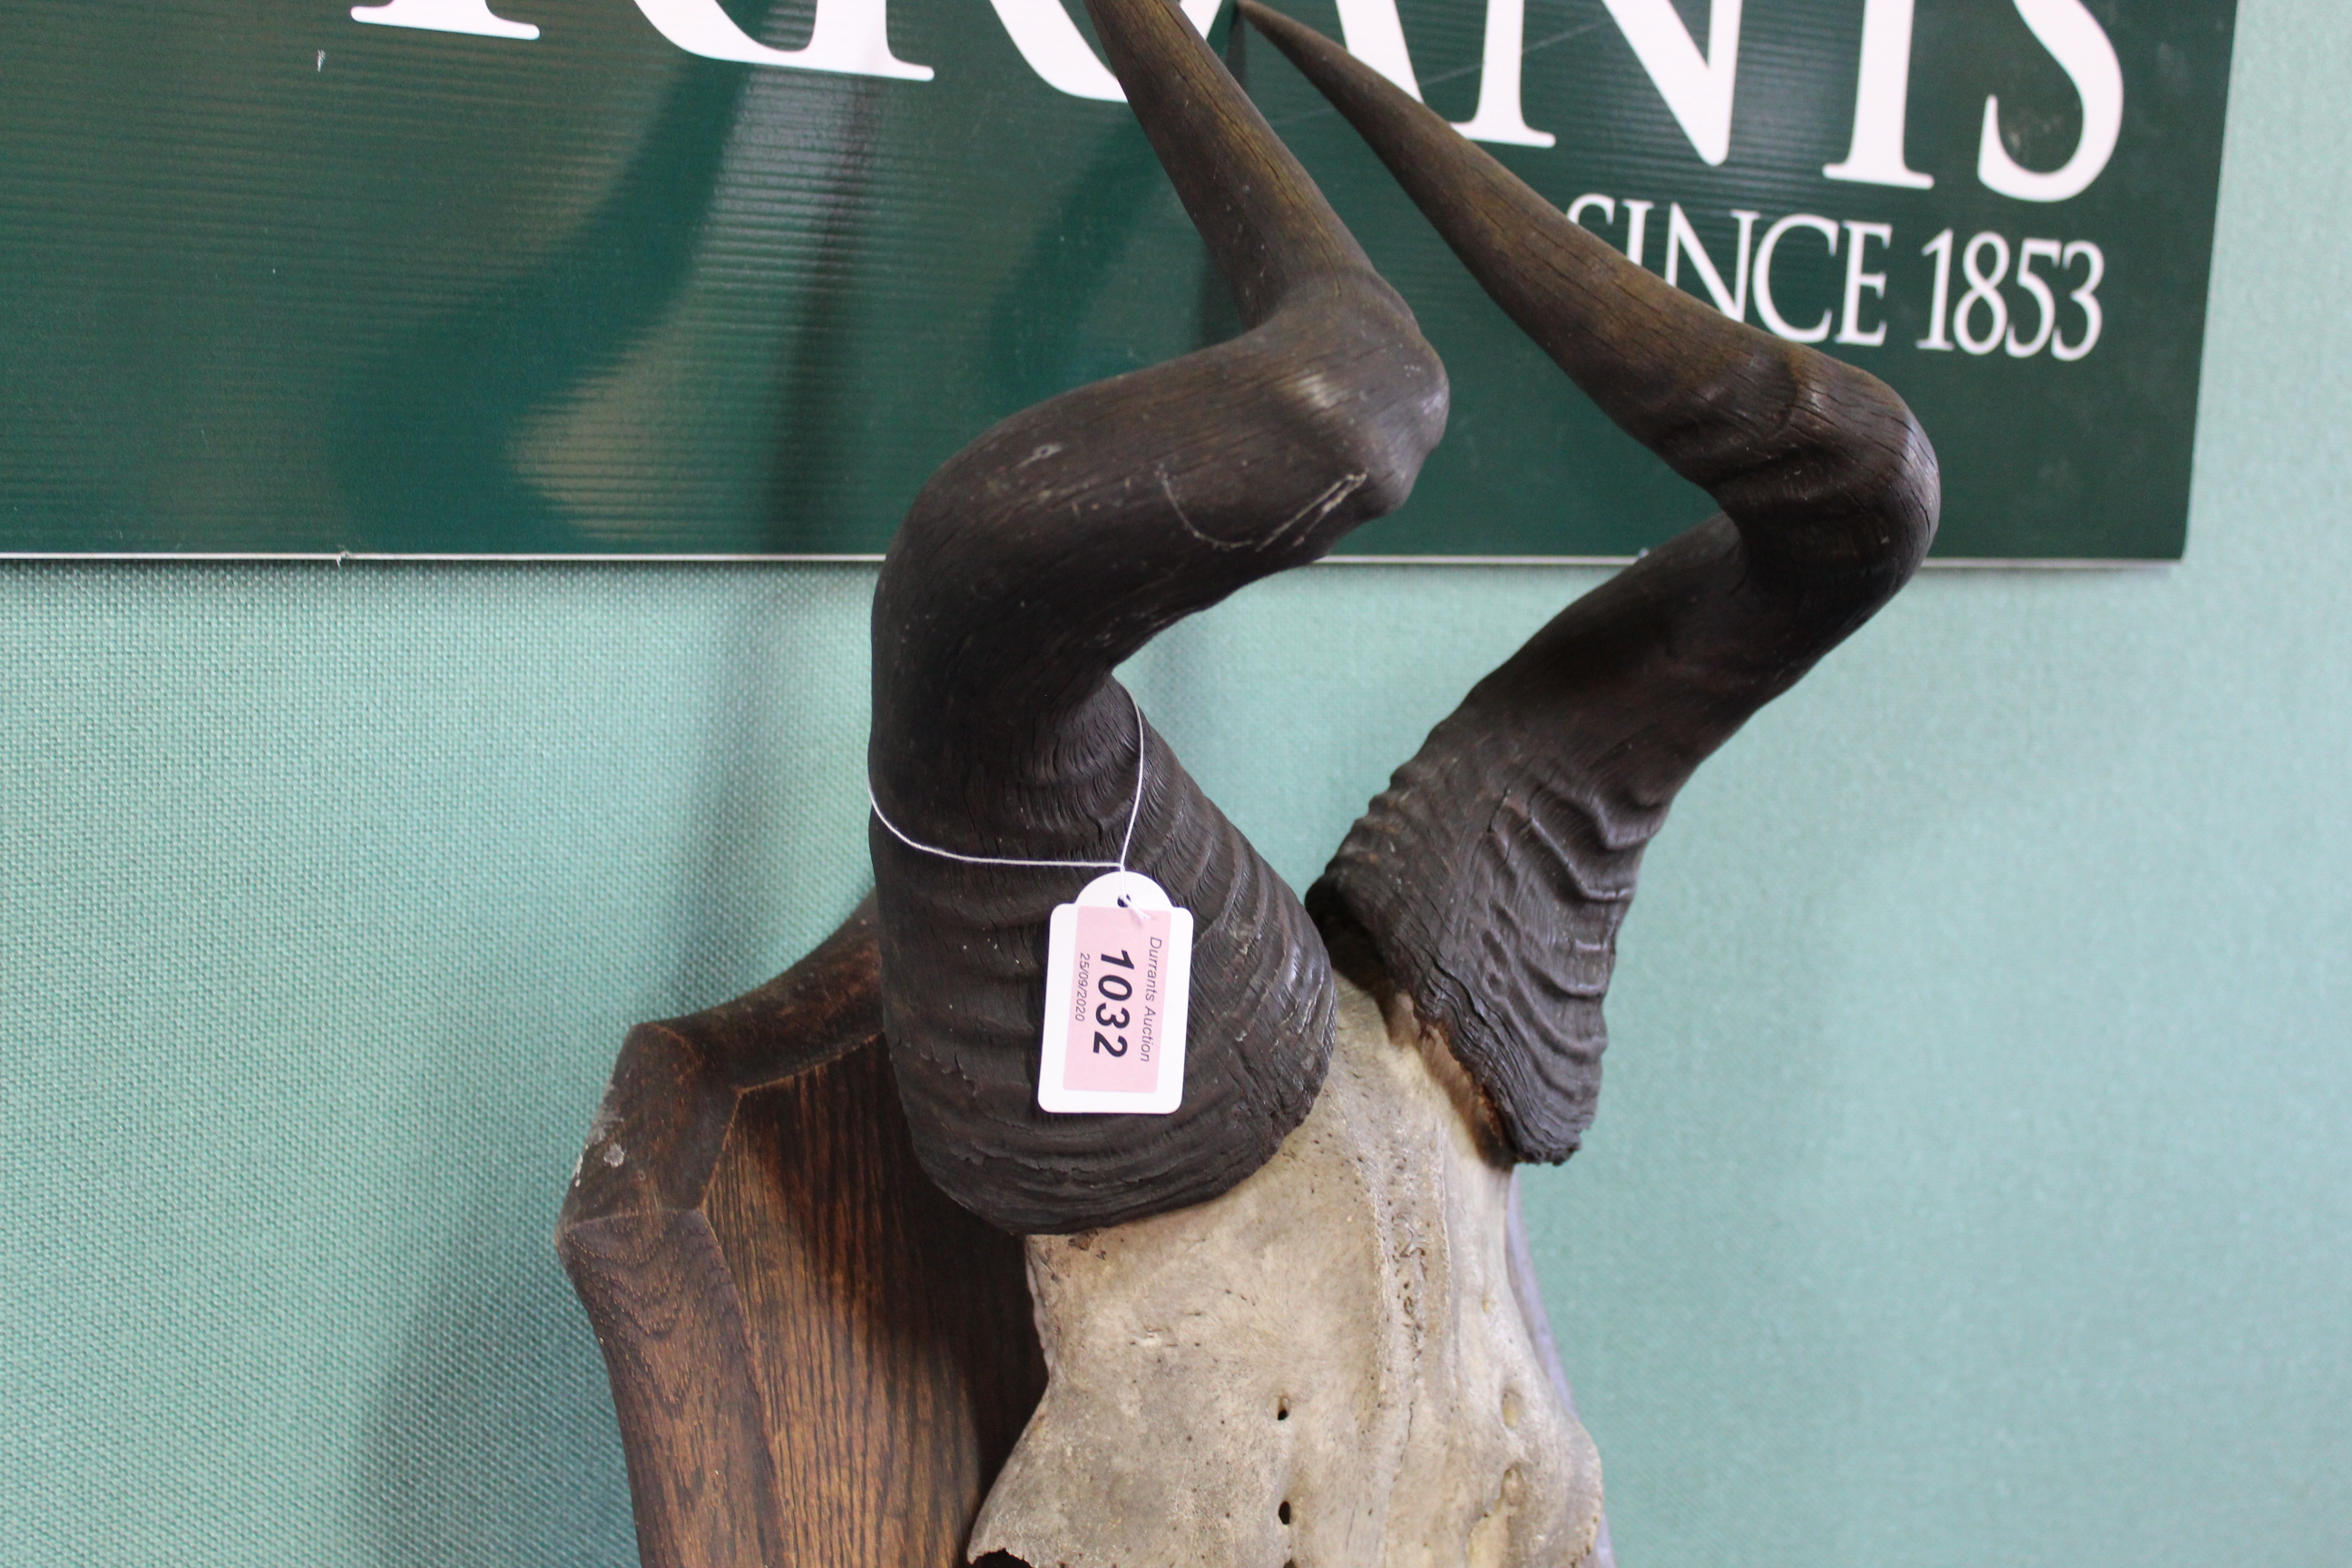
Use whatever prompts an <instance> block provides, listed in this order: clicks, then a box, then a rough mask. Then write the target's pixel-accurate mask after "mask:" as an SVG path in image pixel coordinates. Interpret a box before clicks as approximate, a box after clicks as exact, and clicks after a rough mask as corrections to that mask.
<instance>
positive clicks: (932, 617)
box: [868, 0, 1446, 1231]
mask: <svg viewBox="0 0 2352 1568" xmlns="http://www.w3.org/2000/svg"><path fill="white" fill-rule="evenodd" d="M1090 8H1091V10H1092V11H1093V14H1094V17H1095V24H1096V27H1097V32H1098V34H1099V36H1100V37H1101V39H1102V43H1103V47H1104V51H1105V53H1106V54H1107V55H1108V57H1109V59H1110V63H1111V67H1112V68H1113V69H1114V70H1115V71H1116V72H1117V73H1118V78H1119V79H1120V81H1121V82H1122V83H1123V84H1124V85H1125V87H1126V89H1127V92H1128V96H1129V101H1130V102H1131V103H1132V104H1133V106H1134V109H1135V112H1136V114H1137V116H1138V117H1139V119H1140V120H1141V121H1142V123H1143V127H1144V130H1145V132H1147V133H1148V135H1149V136H1150V141H1151V144H1152V146H1153V148H1154V149H1155V150H1156V151H1157V152H1158V153H1159V155H1160V162H1161V163H1162V164H1163V165H1164V166H1165V167H1166V168H1167V171H1168V173H1169V175H1170V177H1171V179H1172V180H1173V181H1174V183H1175V185H1176V188H1177V191H1178V194H1179V195H1181V197H1182V199H1183V202H1184V205H1185V208H1186V210H1187V211H1188V212H1189V213H1190V214H1191V215H1192V221H1193V223H1194V224H1195V226H1197V227H1198V228H1199V229H1200V231H1201V234H1202V237H1203V239H1204V240H1206V242H1207V244H1208V247H1209V249H1210V253H1211V255H1212V257H1213V258H1214V260H1215V262H1216V264H1217V265H1218V267H1219V268H1221V269H1222V270H1223V273H1224V275H1225V277H1226V279H1228V280H1229V282H1230V283H1231V284H1232V287H1233V290H1234V296H1235V298H1236V300H1237V302H1238V304H1239V306H1240V309H1241V314H1242V318H1243V321H1244V323H1245V324H1246V325H1247V327H1248V328H1249V331H1246V332H1245V333H1244V335H1243V336H1242V337H1240V338H1237V339H1235V340H1234V341H1233V342H1226V343H1223V344H1220V345H1218V346H1216V347H1214V348H1211V349H1206V350H1203V351H1202V352H1200V353H1194V354H1190V355H1187V356H1185V357H1184V358H1182V359H1180V360H1176V361H1173V362H1171V363H1168V364H1164V365H1160V366H1158V367H1155V368H1153V369H1150V370H1147V371H1141V372H1138V373H1136V374H1131V375H1124V376H1120V377H1118V378H1116V379H1114V380H1110V381H1106V382H1101V383H1097V384H1094V385H1091V386H1086V387H1081V388H1079V389H1078V390H1076V391H1075V392H1071V393H1067V394H1066V395H1062V396H1059V397H1056V398H1054V399H1052V400H1050V401H1048V402H1046V403H1043V404H1040V405H1037V406H1035V407H1034V408H1031V409H1028V410H1026V411H1025V412H1024V413H1021V414H1017V415H1014V416H1013V417H1012V418H1010V419H1007V420H1005V421H1004V422H1003V424H1001V425H999V426H996V427H995V428H994V429H992V430H990V431H989V432H988V433H987V434H985V435H983V436H982V437H980V438H979V439H978V440H977V441H974V442H973V443H972V444H971V446H970V447H966V448H964V450H963V451H961V452H960V453H958V454H957V455H956V456H955V457H954V458H950V460H949V461H948V462H947V463H946V464H945V465H944V466H943V467H942V468H940V470H939V472H938V473H937V474H935V475H934V476H933V477H932V479H931V480H930V482H929V484H928V485H927V486H926V487H925V488H924V489H923V491H922V493H921V495H920V496H919V497H918V498H917V500H916V501H915V504H914V507H913V509H912V510H911V511H910V512H909V513H908V518H907V521H906V522H905V524H904V526H902V527H901V529H900V530H899V532H898V538H897V539H896V540H895V541H894V542H893V543H892V545H891V548H890V553H889V556H888V559H887V561H886V562H885V563H884V565H883V568H882V574H881V580H880V584H879V586H878V588H877V594H876V598H875V605H874V725H873V734H872V741H871V742H870V746H869V752H868V765H869V770H870V775H871V779H872V784H873V788H874V793H875V798H876V801H877V804H878V805H879V806H880V808H881V810H882V811H883V812H884V813H885V814H887V826H886V825H885V824H884V823H882V822H877V823H876V824H874V825H873V826H872V828H871V830H870V834H869V839H870V843H871V846H872V849H873V855H874V866H875V877H876V881H877V892H878V894H879V899H880V906H879V907H880V925H881V954H882V989H883V1002H884V1009H885V1021H886V1029H887V1035H888V1037H889V1042H890V1052H891V1061H892V1064H893V1066H894V1067H895V1068H896V1069H897V1073H898V1085H899V1090H900V1094H901V1096H902V1098H903V1100H904V1101H905V1104H906V1109H907V1114H908V1121H910V1123H911V1124H912V1127H913V1130H914V1134H915V1142H916V1147H917V1149H918V1151H919V1153H920V1156H921V1158H922V1161H923V1163H924V1168H925V1169H926V1170H927V1171H929V1173H930V1174H931V1176H932V1177H933V1178H934V1179H935V1180H936V1181H937V1182H938V1183H939V1184H940V1186H941V1187H943V1188H944V1189H946V1191H947V1192H948V1193H949V1194H950V1195H951V1196H952V1197H954V1198H955V1199H956V1200H957V1201H958V1202H960V1203H961V1204H963V1205H965V1206H966V1207H968V1208H970V1209H971V1210H973V1211H974V1212H976V1213H978V1214H980V1215H982V1216H983V1217H984V1218H986V1219H989V1220H991V1221H992V1222H993V1223H995V1224H996V1225H998V1226H1003V1227H1004V1228H1006V1229H1008V1230H1015V1231H1064V1230H1075V1229H1080V1228H1084V1227H1087V1226H1098V1225H1107V1224H1112V1223H1116V1222H1118V1221H1122V1220H1127V1219H1131V1218H1136V1217H1139V1216H1141V1215H1148V1214H1151V1213H1155V1212H1158V1211H1160V1210H1162V1209H1169V1208H1174V1207H1178V1206H1181V1205H1185V1204H1191V1203H1196V1202H1200V1201H1202V1200H1203V1199H1205V1198H1209V1197H1212V1196H1214V1195H1215V1194H1218V1193H1220V1192H1223V1190H1225V1189H1226V1188H1227V1187H1230V1186H1231V1185H1232V1184H1234V1183H1235V1182H1237V1181H1239V1180H1240V1179H1241V1178H1242V1177H1243V1176H1244V1175H1246V1174H1248V1173H1250V1172H1251V1171H1253V1170H1255V1169H1256V1168H1257V1166H1258V1165H1260V1164H1262V1163H1264V1162H1265V1160H1266V1159H1267V1158H1268V1157H1269V1156H1270V1155H1271V1154H1272V1153H1273V1152H1274V1151H1275V1149H1276V1146H1277V1145H1278V1144H1279V1143H1280V1142H1281V1140H1282V1138H1283V1136H1284V1135H1285V1134H1286V1133H1287V1132H1288V1131H1290V1129H1291V1128H1293V1127H1294V1126H1296V1125H1297V1123H1298V1122H1299V1121H1301V1120H1302V1119H1303V1118H1304V1117H1305V1115H1306V1113H1307V1108H1308V1106H1309V1105H1310V1104H1311V1103H1312V1101H1313V1099H1314V1095H1315V1091H1316V1090H1317V1089H1318V1087H1319V1086H1320V1083H1321V1079H1322V1074H1323V1068H1324V1064H1325V1062H1326V1060H1327V1059H1328V1053H1329V1049H1330V1037H1331V1027H1332V1005H1333V1004H1332V990H1331V983H1330V976H1329V969H1328V959H1327V957H1326V955H1325V952H1324V951H1323V946H1322V942H1321V941H1320V939H1319V937H1318V935H1317V933H1316V931H1315V928H1314V926H1313V924H1312V922H1310V921H1308V920H1307V916H1306V913H1305V911H1304V910H1302V909H1301V908H1300V907H1299V905H1298V902H1297V899H1296V898H1295V897H1294V896H1293V895H1292V894H1291V893H1290V891H1289V889H1287V888H1286V887H1285V886H1284V885H1283V884H1282V882H1281V880H1280V879H1278V878H1276V876H1275V874H1274V873H1273V871H1272V870H1271V869H1269V868H1267V867H1266V866H1265V863H1264V862H1263V861H1261V860H1260V859H1259V858H1258V857H1257V855H1256V854H1255V851H1253V850H1252V849H1251V848H1250V847H1249V845H1248V844H1247V843H1246V842H1245V841H1244V839H1243V838H1242V837H1241V835H1240V834H1239V833H1238V832H1236V831H1235V830H1234V827H1233V826H1232V825H1231V824H1230V823H1228V822H1227V821H1226V820H1225V818H1224V817H1223V815H1222V814H1221V813H1219V812H1218V810H1217V809H1216V807H1215V806H1214V805H1212V804H1210V802H1209V800H1208V798H1207V797H1206V796H1205V795H1202V793H1201V790H1200V789H1199V787H1198V786H1197V785H1195V784H1193V782H1192V779H1191V778H1189V777H1188V776H1187V775H1186V774H1185V773H1184V771H1183V769H1182V768H1181V767H1180V766H1179V765H1178V764H1177V763H1176V760H1175V758H1174V757H1173V756H1171V754H1170V752H1169V751H1168V748H1167V746H1166V745H1165V744H1164V743H1163V742H1160V740H1159V739H1158V737H1157V736H1151V737H1150V738H1149V739H1148V741H1147V742H1146V750H1145V755H1144V758H1143V766H1144V773H1145V787H1144V789H1143V793H1142V806H1141V811H1140V816H1139V820H1138V822H1137V825H1136V827H1135V835H1134V845H1133V849H1132V852H1131V854H1130V856H1129V864H1130V865H1131V866H1132V867H1134V868H1136V869H1139V870H1141V871H1143V872H1145V873H1146V874H1148V875H1150V876H1151V877H1152V878H1154V879H1157V880H1158V881H1159V882H1160V884H1161V885H1162V886H1163V887H1165V888H1166V889H1168V890H1169V892H1170V894H1171V897H1172V898H1173V899H1175V900H1176V901H1177V902H1178V903H1180V904H1181V905H1183V906H1184V907H1186V908H1189V909H1191V910H1192V911H1193V914H1194V917H1195V920H1196V921H1197V926H1196V934H1195V939H1194V957H1193V964H1192V975H1193V995H1192V1026H1191V1030H1190V1033H1189V1040H1190V1044H1189V1047H1188V1059H1187V1063H1186V1075H1185V1077H1186V1081H1185V1085H1184V1099H1183V1104H1182V1107H1181V1110H1179V1111H1178V1112H1177V1113H1175V1114H1174V1115H1171V1116H1167V1117H1132V1116H1116V1117H1112V1116H1053V1115H1047V1114H1046V1113H1045V1112H1043V1111H1041V1110H1038V1109H1037V1104H1036V1070H1037V1069H1036V1064H1037V1056H1038V1041H1039V1031H1040V1027H1041V1024H1042V1018H1041V1010H1042V994H1043V985H1042V975H1043V973H1044V959H1045V922H1046V919H1047V916H1048V915H1049V913H1050V912H1051V910H1052V909H1053V907H1054V906H1055V904H1057V903H1062V902H1066V901H1067V900H1069V899H1070V898H1071V897H1072V896H1073V895H1074V894H1075V893H1076V891H1077V889H1079V888H1080V887H1082V886H1083V885H1084V884H1085V882H1086V881H1087V880H1088V879H1091V878H1092V877H1093V876H1095V875H1097V874H1098V873H1097V872H1096V871H1094V870H1088V869H1062V868H1017V867H1003V866H973V865H965V864H961V863H958V862H955V861H951V860H948V859H944V858H940V857H938V856H935V855H930V854H926V853H924V852H922V851H920V850H918V849H915V848H912V847H908V845H907V844H906V843H903V842H901V841H900V839H899V838H898V837H896V836H895V835H894V834H893V833H892V832H891V831H890V828H891V827H896V828H897V829H899V830H901V831H903V832H904V833H905V834H906V836H907V837H909V838H912V839H915V840H917V841H919V842H920V843H922V844H925V845H929V846H934V847H941V848H948V849H952V850H954V851H956V852H958V853H960V854H963V855H968V856H988V857H999V858H1017V859H1030V860H1078V861H1109V860H1112V859H1115V858H1117V856H1118V851H1119V845H1120V839H1121V835H1122V833H1123V832H1124V830H1125V828H1126V826H1127V822H1128V815H1129V803H1130V801H1131V800H1133V799H1134V798H1135V793H1136V777H1137V761H1138V759H1137V754H1136V746H1137V739H1138V737H1137V717H1136V714H1135V711H1134V710H1133V709H1132V707H1131V706H1130V702H1129V697H1128V695H1127V693H1126V692H1125V691H1124V690H1123V689H1120V688H1119V686H1118V684H1117V683H1116V682H1115V681H1113V680H1112V679H1111V678H1110V672H1111V670H1112V668H1114V667H1115V666H1116V665H1118V662H1119V661H1120V660H1121V659H1124V658H1127V657H1128V656H1129V655H1130V654H1132V653H1134V652H1135V650H1136V649H1138V648H1139V647H1142V646H1143V644H1144V643H1145V642H1146V641H1147V640H1148V639H1150V637H1152V636H1153V635H1154V634H1155V633H1157V632H1159V631H1160V630H1161V629H1162V628H1163V627H1165V626H1169V625H1170V624H1171V623H1172V622H1174V621H1176V620H1177V619H1179V618H1180V617H1181V616H1186V615H1189V614H1191V613H1192V612H1193V611H1195V610H1199V609H1202V608H1204V607H1205V606H1207V605H1213V604H1214V603H1216V602H1217V601H1218V600H1220V599H1222V598H1223V597H1224V596H1225V595H1228V594H1231V593H1232V592H1233V591H1234V589H1236V588H1239V587H1241V586H1242V585H1243V584H1246V583H1250V582H1253V581H1255V579H1257V578H1260V577H1263V576H1265V575H1266V574H1269V573H1273V572H1277V571H1280V570H1282V569H1283V568H1285V567H1288V566H1295V565H1298V564H1301V563H1305V562H1307V561H1311V560H1314V559H1315V558H1316V557H1317V556H1318V555H1321V554H1322V553H1323V552H1325V551H1326V550H1328V548H1329V547H1330V545H1331V544H1332V542H1334V541H1336V540H1337V539H1338V538H1339V536H1340V535H1341V534H1343V533H1345V532H1346V531H1348V530H1349V529H1350V528H1352V527H1354V526H1355V525H1356V524H1358V523H1360V522H1363V521H1367V520H1369V519H1370V518H1373V517H1377V516H1379V515H1380V514H1381V513H1382V512H1384V511H1387V510H1391V508H1393V507H1394V506H1396V505H1397V504H1398V503H1399V502H1400V501H1402V500H1403V499H1404V497H1405V495H1406V494H1407V493H1408V492H1409V491H1410V489H1411V488H1412V480H1413V478H1414V476H1415V474H1416V473H1418V471H1419V469H1420V466H1421V460H1422V458H1423V456H1424V455H1425V454H1426V453H1427V452H1428V450H1429V448H1430V447H1432V446H1433V445H1434V444H1435V442H1436V440H1437V437H1438V436H1439V434H1440V432H1441V431H1442V430H1443V428H1444V418H1445V406H1446V393H1445V378H1444V370H1443V368H1442V367H1441V366H1440V365H1439V363H1438V362H1437V358H1436V355H1435V354H1434V353H1432V351H1431V350H1430V348H1429V345H1428V344H1427V343H1425V342H1423V341H1422V338H1421V334H1420V332H1419V331H1418V330H1417V329H1416V327H1415V326H1414V324H1413V320H1412V312H1411V311H1409V310H1406V308H1405V306H1404V303H1403V301H1402V300H1399V299H1398V298H1397V296H1396V294H1395V293H1394V291H1392V290H1391V289H1390V288H1389V287H1388V286H1387V285H1386V284H1385V283H1383V282H1381V279H1380V278H1379V277H1378V276H1377V275H1376V274H1375V273H1374V272H1373V270H1372V268H1371V265H1370V262H1369V261H1368V260H1366V259H1365V257H1364V255H1363V252H1362V251H1361V250H1360V248H1359V247H1357V245H1356V243H1355V241H1354V240H1353V239H1352V238H1351V237H1349V234H1348V232H1347V231H1346V229H1345V228H1343V227H1342V226H1340V223H1339V219H1338V217H1337V216H1334V215H1333V214H1332V212H1331V210H1330V208H1329V206H1328V205H1327V204H1326V203H1325V202H1324V200H1323V198H1322V196H1321V195H1320V193H1318V191H1317V190H1316V188H1315V185H1314V183H1313V182H1312V181H1311V180H1309V179H1308V178H1307V174H1306V172H1305V171H1304V170H1303V169H1301V168H1300V167H1299V166H1298V164H1297V162H1296V161H1295V160H1294V159H1293V158H1291V156H1290V155H1289V153H1287V152H1286V150H1285V149H1284V148H1283V146H1282V144H1281V143H1280V142H1278V141H1277V140H1276V137H1275V135H1274V133H1273V132H1272V131H1270V130H1269V129H1268V128H1267V127H1266V124H1265V121H1264V120H1263V119H1262V118H1261V117H1260V116H1259V115H1258V113H1257V111H1256V110H1255V108H1254V107H1252V105H1251V104H1250V102H1249V100H1248V99H1247V98H1246V97H1244V94H1243V93H1242V91H1241V89H1240V88H1239V87H1238V86H1237V85H1236V84H1235V83H1234V79H1233V78H1232V77H1231V76H1230V75H1228V74H1227V73H1226V71H1225V69H1224V68H1223V65H1222V64H1220V63H1219V62H1218V60H1217V58H1216V57H1215V56H1214V55H1213V53H1211V51H1210V50H1209V48H1208V47H1207V46H1206V45H1205V44H1204V43H1203V42H1202V39H1201V37H1200V36H1199V34H1197V33H1196V32H1194V31H1193V30H1192V26H1190V25H1189V24H1188V23H1186V22H1185V21H1184V19H1183V18H1182V16H1181V15H1180V14H1179V13H1178V12H1177V10H1176V8H1175V7H1174V6H1173V5H1171V4H1169V3H1168V0H1090Z"/></svg>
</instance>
